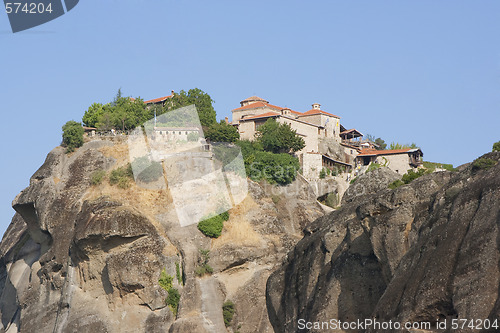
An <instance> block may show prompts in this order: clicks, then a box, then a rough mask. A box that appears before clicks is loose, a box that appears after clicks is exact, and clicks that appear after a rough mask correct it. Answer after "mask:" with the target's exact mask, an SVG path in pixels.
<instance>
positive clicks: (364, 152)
mask: <svg viewBox="0 0 500 333" xmlns="http://www.w3.org/2000/svg"><path fill="white" fill-rule="evenodd" d="M410 150H411V148H405V149H393V150H376V149H361V151H360V153H359V155H358V156H374V155H393V154H402V153H407V152H408V151H410Z"/></svg>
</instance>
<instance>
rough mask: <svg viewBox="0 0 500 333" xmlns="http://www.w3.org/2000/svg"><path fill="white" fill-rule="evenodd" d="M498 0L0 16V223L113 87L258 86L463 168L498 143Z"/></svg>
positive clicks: (107, 4)
mask: <svg viewBox="0 0 500 333" xmlns="http://www.w3.org/2000/svg"><path fill="white" fill-rule="evenodd" d="M499 16H500V1H497V0H480V1H460V0H454V1H451V0H448V1H435V0H432V1H425V0H419V1H401V0H397V1H396V0H394V1H384V0H380V1H362V0H358V1H307V2H306V1H252V2H248V1H217V0H214V1H179V0H177V1H165V0H161V1H160V0H148V1H144V0H142V1H139V0H120V1H118V0H107V1H102V0H100V1H98V0H85V1H80V3H79V5H78V6H77V7H75V8H74V9H73V10H72V11H71V12H69V13H67V14H66V15H64V16H62V17H60V18H58V19H56V20H54V21H52V22H49V23H47V24H45V25H42V26H39V27H37V28H34V29H31V30H28V31H26V32H20V33H17V34H12V33H11V31H10V26H9V23H8V19H7V15H6V14H4V13H0V45H1V46H0V47H1V50H0V61H1V65H0V97H1V98H0V100H1V101H2V102H1V112H2V119H3V124H2V125H3V126H2V127H1V130H0V136H1V138H0V139H1V140H0V141H1V151H2V156H3V159H2V160H3V163H1V164H0V170H1V173H2V177H0V179H1V189H2V190H1V195H0V232H2V233H3V231H4V230H5V229H6V228H7V226H8V224H9V223H10V219H11V217H12V215H13V214H14V211H13V209H12V208H11V201H12V200H13V199H14V197H15V196H16V194H17V193H19V191H21V190H22V189H23V188H25V187H26V186H28V183H29V178H30V176H31V175H32V174H33V173H34V172H35V171H36V169H37V168H38V167H39V166H40V165H41V164H42V163H43V161H44V159H45V156H46V155H47V153H48V152H49V151H50V150H51V149H52V148H54V147H55V146H57V145H58V144H59V143H60V140H61V126H62V125H63V124H64V123H65V122H66V121H67V120H71V119H74V120H81V116H82V115H83V113H84V111H85V110H86V109H87V108H88V106H89V105H90V104H91V103H93V102H96V101H97V102H108V101H110V100H111V99H112V98H113V96H114V95H115V94H116V91H117V90H118V88H120V87H121V88H122V91H123V93H124V94H126V95H131V96H141V97H143V98H145V99H150V98H155V97H159V96H164V95H168V94H169V93H170V91H171V90H175V91H179V90H181V89H184V90H188V89H190V88H195V87H197V88H200V89H202V90H204V91H205V92H207V93H209V94H210V95H211V96H212V98H213V99H214V100H215V102H216V103H215V109H216V110H217V114H218V117H219V118H220V119H222V118H224V117H225V116H228V117H230V114H231V112H230V110H231V109H233V108H236V107H238V106H239V101H240V100H242V99H244V98H246V97H249V96H251V95H258V96H260V97H263V98H265V99H267V100H269V101H270V102H271V103H272V104H276V105H280V106H287V107H290V108H292V109H294V110H298V111H306V110H309V109H310V107H311V104H312V103H314V102H318V103H321V105H322V109H323V110H325V111H328V112H331V113H334V114H337V115H339V116H340V117H341V118H342V119H341V122H342V124H343V125H344V126H345V127H347V128H352V127H355V128H357V129H358V130H360V131H361V132H363V133H365V134H366V133H370V134H373V135H375V136H377V137H378V136H380V137H382V138H383V139H385V141H386V142H388V143H390V142H392V141H398V142H401V143H410V142H415V143H417V144H418V145H419V146H420V147H421V148H422V149H423V151H424V158H425V160H430V161H439V162H447V163H453V164H454V165H460V164H463V163H466V162H469V161H471V160H473V159H474V158H476V157H477V156H479V155H481V154H483V153H485V152H487V151H490V150H491V146H492V144H493V143H494V142H496V141H499V140H500V131H499V129H498V127H499V123H500V112H499V106H500V94H499V88H500V33H499V32H500V19H499V18H500V17H499Z"/></svg>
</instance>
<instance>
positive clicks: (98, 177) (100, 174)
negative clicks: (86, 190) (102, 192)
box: [90, 170, 106, 186]
mask: <svg viewBox="0 0 500 333" xmlns="http://www.w3.org/2000/svg"><path fill="white" fill-rule="evenodd" d="M105 176H106V171H104V170H99V171H95V172H94V173H92V174H91V175H90V182H91V184H92V185H94V186H96V185H99V184H101V183H102V180H103V179H104V177H105Z"/></svg>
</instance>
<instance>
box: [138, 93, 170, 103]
mask: <svg viewBox="0 0 500 333" xmlns="http://www.w3.org/2000/svg"><path fill="white" fill-rule="evenodd" d="M172 96H173V95H168V96H163V97H158V98H154V99H150V100H149V101H144V104H156V103H160V102H164V101H166V100H167V99H169V98H170V97H172Z"/></svg>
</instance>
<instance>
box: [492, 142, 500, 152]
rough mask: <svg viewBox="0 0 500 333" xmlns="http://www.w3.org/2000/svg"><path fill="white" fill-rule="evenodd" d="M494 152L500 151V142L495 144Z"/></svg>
mask: <svg viewBox="0 0 500 333" xmlns="http://www.w3.org/2000/svg"><path fill="white" fill-rule="evenodd" d="M492 151H500V141H498V142H495V143H494V144H493V150H492Z"/></svg>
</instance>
